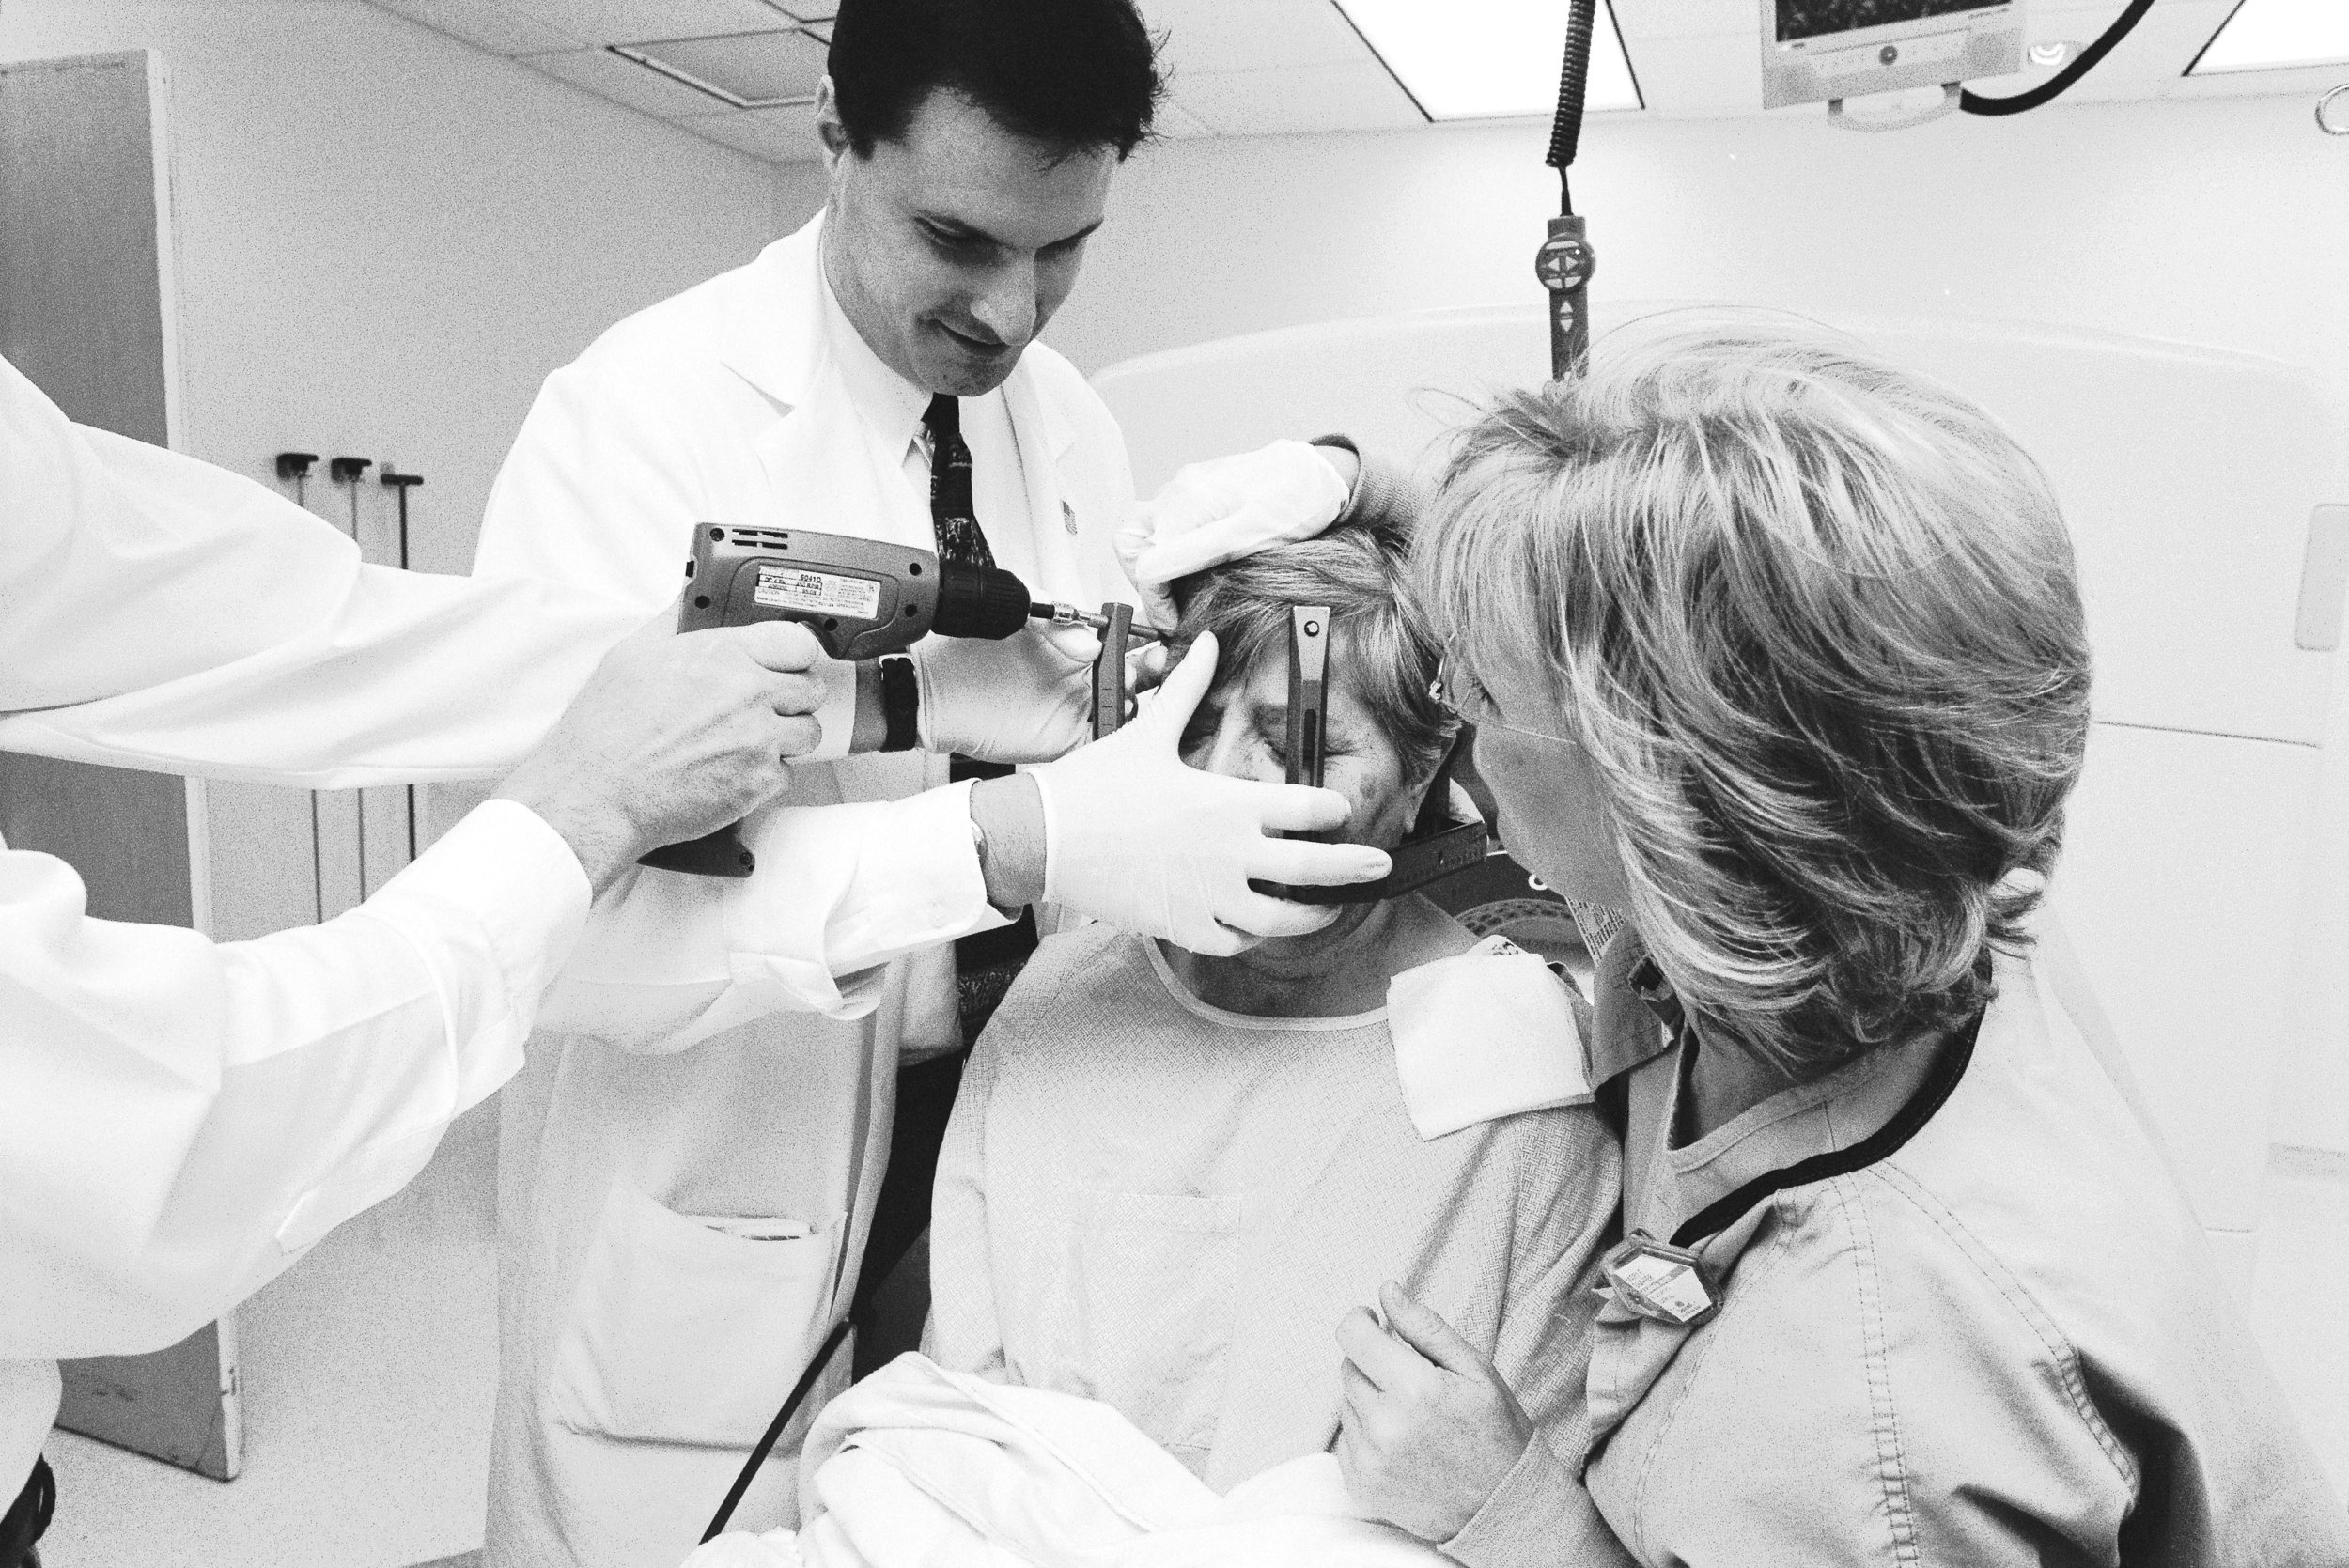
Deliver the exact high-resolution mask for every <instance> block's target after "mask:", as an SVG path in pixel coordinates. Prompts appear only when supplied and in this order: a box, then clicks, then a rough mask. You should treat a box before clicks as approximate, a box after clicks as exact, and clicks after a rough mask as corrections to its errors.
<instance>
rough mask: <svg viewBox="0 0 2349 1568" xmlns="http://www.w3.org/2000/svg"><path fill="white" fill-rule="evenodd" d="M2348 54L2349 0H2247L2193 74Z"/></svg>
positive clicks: (2323, 61) (2189, 70) (2327, 60)
mask: <svg viewBox="0 0 2349 1568" xmlns="http://www.w3.org/2000/svg"><path fill="white" fill-rule="evenodd" d="M2337 60H2349V0H2243V4H2241V5H2240V6H2237V7H2236V8H2235V9H2234V14H2233V15H2232V16H2231V17H2229V18H2227V23H2226V25H2225V26H2223V27H2221V28H2219V29H2218V32H2217V36H2215V37H2214V38H2212V39H2211V40H2210V42H2209V43H2207V44H2205V45H2203V47H2202V53H2201V54H2200V55H2198V56H2197V57H2196V58H2195V61H2194V63H2193V64H2192V65H2190V66H2188V67H2186V74H2187V75H2188V76H2214V75H2217V74H2218V73H2220V72H2222V71H2230V70H2283V69H2285V68H2287V67H2291V66H2321V65H2330V64H2332V63H2333V62H2335V61H2337Z"/></svg>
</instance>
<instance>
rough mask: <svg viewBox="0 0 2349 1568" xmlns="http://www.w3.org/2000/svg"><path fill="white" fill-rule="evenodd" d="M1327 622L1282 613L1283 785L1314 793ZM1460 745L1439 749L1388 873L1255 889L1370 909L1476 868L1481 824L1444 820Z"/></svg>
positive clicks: (1322, 610) (1312, 615) (1483, 850)
mask: <svg viewBox="0 0 2349 1568" xmlns="http://www.w3.org/2000/svg"><path fill="white" fill-rule="evenodd" d="M1331 619H1332V617H1331V615H1330V607H1329V606H1328V605H1326V604H1300V605H1296V606H1293V607H1292V608H1291V610H1290V612H1289V712H1288V782H1289V783H1291V784H1312V785H1314V786H1315V787H1316V788H1317V787H1319V786H1320V784H1321V782H1322V765H1323V760H1324V755H1325V752H1326V749H1327V746H1328V734H1329V706H1330V660H1331V659H1332V657H1333V655H1332V650H1331V639H1330V630H1331V625H1330V623H1331ZM1464 739H1465V732H1463V734H1462V735H1455V736H1454V737H1453V738H1452V744H1451V745H1450V746H1449V747H1447V748H1446V749H1445V751H1444V754H1443V761H1442V762H1440V763H1439V764H1437V766H1436V773H1435V777H1433V778H1432V779H1430V780H1429V781H1428V782H1427V793H1426V794H1425V795H1424V796H1423V797H1422V799H1421V800H1420V807H1419V815H1418V817H1417V818H1416V819H1415V820H1414V821H1413V823H1412V825H1411V832H1410V836H1409V837H1408V838H1406V839H1405V840H1404V841H1403V842H1402V843H1401V844H1398V845H1396V846H1394V848H1393V849H1392V851H1390V852H1389V859H1391V860H1392V862H1393V868H1392V870H1390V871H1389V872H1388V873H1387V875H1386V876H1384V877H1380V878H1379V879H1378V880H1377V881H1376V882H1357V883H1354V884H1353V885H1351V886H1348V887H1305V886H1298V887H1283V886H1278V885H1275V884H1272V883H1263V884H1260V885H1259V886H1258V889H1257V891H1259V892H1261V893H1270V894H1272V895H1273V896H1274V897H1276V898H1288V899H1294V900H1295V901H1296V902H1298V903H1299V904H1376V903H1377V902H1378V901H1379V900H1381V899H1386V898H1398V897H1401V896H1402V895H1403V894H1404V893H1411V892H1414V891H1416V890H1418V889H1420V888H1423V887H1425V886H1426V885H1427V884H1428V883H1430V882H1433V881H1436V880H1438V879H1439V878H1441V877H1449V876H1451V875H1452V874H1453V873H1454V872H1455V871H1464V870H1466V869H1467V868H1468V867H1470V866H1472V865H1479V864H1482V863H1483V862H1484V860H1485V857H1486V854H1487V853H1489V852H1490V849H1491V845H1490V843H1489V841H1488V839H1487V837H1486V831H1485V824H1484V823H1483V822H1482V821H1480V820H1478V819H1477V818H1475V817H1472V816H1471V817H1466V818H1460V819H1455V818H1454V816H1453V815H1452V764H1453V761H1454V759H1455V758H1456V757H1457V756H1458V755H1459V753H1460V747H1461V745H1462V743H1463V741H1464Z"/></svg>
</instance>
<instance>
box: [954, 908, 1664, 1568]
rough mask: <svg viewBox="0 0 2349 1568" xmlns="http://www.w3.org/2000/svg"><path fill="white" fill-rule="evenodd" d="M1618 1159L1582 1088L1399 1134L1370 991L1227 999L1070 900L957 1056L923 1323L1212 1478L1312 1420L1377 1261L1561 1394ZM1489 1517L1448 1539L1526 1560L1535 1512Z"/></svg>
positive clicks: (1394, 1093) (1391, 1063)
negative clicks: (1524, 1520)
mask: <svg viewBox="0 0 2349 1568" xmlns="http://www.w3.org/2000/svg"><path fill="white" fill-rule="evenodd" d="M1617 1171H1618V1163H1617V1155H1616V1151H1615V1147H1614V1142H1613V1140H1612V1138H1611V1137H1610V1135H1609V1134H1608V1132H1607V1130H1606V1128H1605V1127H1604V1126H1603V1125H1602V1124H1601V1123H1600V1122H1599V1121H1598V1119H1597V1117H1596V1115H1595V1113H1594V1112H1593V1111H1592V1110H1591V1109H1590V1108H1589V1107H1588V1106H1587V1105H1584V1106H1574V1107H1567V1108H1562V1109H1555V1110H1533V1111H1527V1112H1524V1113H1521V1114H1518V1115H1514V1116H1506V1117H1502V1118H1500V1119H1498V1120H1493V1121H1486V1122H1481V1123H1478V1124H1476V1125H1474V1126H1468V1127H1464V1128H1462V1129H1461V1130H1459V1131H1457V1132H1453V1133H1449V1134H1446V1135H1445V1136H1442V1137H1440V1138H1436V1139H1433V1140H1429V1141H1422V1139H1421V1138H1420V1136H1419V1134H1418V1133H1417V1132H1416V1131H1415V1130H1413V1127H1412V1124H1411V1121H1410V1119H1409V1116H1408V1113H1407V1110H1406V1107H1405V1103H1404V1095H1403V1091H1402V1089H1401V1087H1400V1086H1399V1084H1398V1081H1397V1078H1396V1068H1395V1048H1394V1041H1393V1038H1392V1035H1391V1034H1390V1033H1389V1032H1388V1027H1387V1015H1386V1012H1385V1010H1384V1009H1381V1010H1379V1011H1377V1012H1372V1013H1363V1014H1360V1015H1357V1016H1354V1017H1336V1018H1267V1017H1248V1016H1244V1015H1241V1014H1237V1013H1231V1012H1226V1011H1224V1010H1222V1009H1221V1008H1217V1007H1211V1006H1209V1005H1207V1004H1206V1003H1205V1002H1203V1001H1199V1000H1198V999H1197V998H1196V997H1194V996H1192V995H1190V993H1189V992H1188V991H1186V990H1185V989H1184V988H1183V986H1182V985H1181V983H1180V982H1179V981H1177V980H1176V978H1175V975H1174V974H1173V972H1172V971H1171V970H1169V969H1168V968H1167V966H1166V964H1165V961H1164V959H1163V958H1162V957H1161V956H1160V955H1159V950H1158V947H1157V944H1156V943H1155V942H1152V941H1150V940H1148V939H1143V938H1137V937H1133V936H1129V935H1127V934H1125V933H1122V932H1117V931H1113V930H1112V929H1110V928H1109V927H1107V926H1101V925H1089V926H1085V927H1082V928H1081V929H1078V930H1076V931H1072V932H1067V933H1065V934H1063V935H1060V936H1057V937H1053V938H1050V939H1048V940H1046V941H1045V942H1044V944H1043V945H1042V946H1041V947H1040V948H1039V949H1038V950H1037V952H1036V955H1035V956H1034V959H1032V960H1031V961H1030V963H1029V965H1028V968H1027V970H1026V971H1025V972H1024V973H1023V974H1022V975H1021V976H1020V978H1019V982H1018V984H1016V985H1015V986H1013V987H1012V990H1011V993H1010V995H1009V996H1007V997H1006V998H1005V999H1004V1001H1003V1007H1002V1009H1001V1011H999V1012H998V1013H997V1014H996V1015H995V1018H994V1021H993V1022H992V1023H991V1024H990V1025H989V1026H988V1031H987V1032H986V1034H985V1035H984V1036H983V1037H982V1038H981V1039H980V1041H979V1044H978V1048H977V1049H976V1050H975V1051H973V1052H972V1057H971V1061H970V1064H969V1065H968V1067H966V1068H965V1070H964V1073H963V1079H962V1088H961V1092H960V1094H959V1096H958V1097H957V1101H956V1104H955V1113H954V1120H953V1123H952V1125H951V1126H950V1127H949V1129H948V1131H947V1135H946V1142H945V1147H944V1150H943V1151H942V1153H941V1157H940V1160H939V1168H938V1188H937V1206H936V1209H935V1211H934V1218H933V1219H932V1224H931V1236H930V1258H931V1265H930V1266H931V1296H932V1300H933V1302H934V1303H935V1305H934V1308H933V1313H934V1315H933V1318H932V1322H931V1351H932V1354H933V1356H934V1357H935V1358H936V1359H938V1360H939V1361H940V1362H941V1363H942V1364H943V1365H945V1366H946V1367H948V1368H950V1369H952V1370H954V1371H958V1372H969V1373H975V1374H979V1375H981V1376H985V1377H988V1378H992V1379H995V1380H999V1381H1004V1382H1011V1383H1017V1384H1021V1385H1024V1386H1026V1387H1030V1388H1038V1389H1053V1390H1056V1391H1059V1392H1063V1393H1070V1394H1078V1395H1082V1396H1086V1397H1091V1398H1097V1399H1100V1400H1104V1401H1106V1402H1107V1403H1109V1404H1110V1405H1114V1406H1115V1407H1116V1408H1117V1409H1118V1410H1119V1411H1120V1412H1121V1413H1122V1414H1124V1415H1125V1416H1126V1417H1127V1418H1128V1420H1130V1421H1133V1422H1134V1423H1135V1424H1136V1425H1137V1426H1139V1427H1141V1429H1142V1430H1143V1432H1144V1433H1146V1434H1148V1435H1149V1436H1151V1437H1153V1438H1154V1439H1156V1440H1157V1441H1158V1442H1159V1443H1160V1444H1162V1445H1164V1446H1165V1447H1166V1448H1167V1449H1169V1450H1170V1451H1171V1452H1174V1453H1175V1455H1176V1456H1177V1457H1178V1458H1180V1459H1181V1460H1182V1461H1183V1462H1184V1463H1185V1464H1187V1465H1188V1466H1190V1468H1191V1469H1192V1470H1193V1471H1194V1472H1195V1473H1197V1474H1198V1475H1200V1476H1201V1477H1202V1478H1203V1479H1204V1480H1206V1483H1208V1484H1209V1485H1210V1486H1213V1487H1215V1488H1216V1489H1217V1490H1218V1491H1225V1490H1228V1489H1229V1488H1230V1487H1232V1486H1233V1485H1234V1484H1236V1483H1238V1482H1240V1481H1243V1480H1245V1479H1247V1478H1248V1477H1250V1476H1252V1475H1254V1474H1256V1473H1258V1472H1259V1471H1262V1470H1264V1469H1267V1468H1268V1467H1271V1466H1273V1465H1276V1464H1279V1463H1281V1462H1283V1461H1284V1460H1288V1459H1293V1458H1296V1457H1298V1456H1299V1455H1303V1454H1311V1453H1318V1452H1323V1451H1325V1450H1327V1449H1329V1448H1330V1446H1331V1444H1332V1443H1333V1442H1334V1441H1335V1440H1336V1437H1337V1433H1338V1422H1339V1417H1340V1414H1341V1410H1342V1403H1341V1387H1340V1382H1339V1376H1338V1369H1339V1365H1340V1361H1341V1356H1340V1352H1339V1350H1338V1347H1337V1344H1336V1343H1335V1340H1334V1337H1333V1336H1334V1334H1335V1331H1336V1328H1337V1325H1338V1322H1339V1320H1340V1319H1341V1318H1342V1317H1344V1316H1345V1315H1346V1312H1347V1311H1349V1310H1350V1309H1352V1308H1355V1307H1359V1306H1364V1305H1373V1304H1375V1303H1376V1301H1377V1290H1378V1286H1379V1283H1380V1281H1385V1280H1395V1281H1400V1282H1401V1283H1402V1284H1403V1286H1404V1287H1405V1288H1406V1289H1407V1290H1409V1291H1410V1292H1412V1293H1413V1294H1414V1295H1416V1296H1418V1297H1419V1298H1420V1299H1421V1300H1422V1301H1423V1302H1425V1303H1426V1304H1427V1305H1428V1306H1430V1307H1432V1308H1434V1309H1435V1310H1436V1311H1437V1312H1441V1313H1442V1314H1443V1315H1444V1317H1445V1318H1447V1319H1448V1320H1449V1321H1450V1322H1451V1323H1452V1324H1453V1326H1454V1327H1456V1328H1458V1329H1459V1330H1460V1332H1461V1333H1462V1334H1463V1335H1464V1336H1466V1338H1467V1339H1468V1340H1469V1342H1470V1343H1472V1344H1474V1345H1475V1346H1476V1347H1477V1348H1478V1349H1479V1350H1480V1351H1483V1352H1484V1353H1485V1354H1486V1355H1487V1356H1489V1357H1491V1358H1493V1359H1494V1361H1495V1362H1496V1363H1497V1364H1498V1366H1499V1367H1500V1369H1501V1374H1502V1375H1503V1376H1505V1377H1506V1378H1507V1379H1508V1381H1509V1383H1510V1386H1511V1387H1512V1388H1513V1389H1516V1391H1517V1397H1518V1399H1519V1400H1520V1401H1521V1402H1522V1403H1523V1405H1525V1407H1526V1409H1527V1411H1528V1412H1529V1413H1530V1414H1532V1416H1533V1417H1534V1418H1535V1419H1536V1420H1537V1421H1555V1420H1559V1419H1563V1417H1564V1415H1565V1414H1566V1411H1567V1409H1568V1407H1569V1406H1570V1405H1574V1404H1575V1402H1576V1401H1577V1400H1578V1399H1579V1390H1580V1385H1581V1379H1582V1372H1583V1359H1582V1358H1583V1353H1584V1348H1585V1345H1586V1343H1587V1339H1586V1335H1585V1334H1584V1333H1583V1332H1582V1331H1581V1329H1582V1328H1583V1327H1587V1324H1588V1322H1589V1302H1590V1300H1591V1298H1590V1296H1589V1293H1588V1292H1587V1290H1583V1289H1581V1288H1579V1281H1580V1279H1581V1277H1582V1275H1583V1273H1584V1271H1585V1269H1586V1267H1587V1266H1588V1265H1589V1264H1590V1263H1591V1261H1592V1258H1593V1255H1594V1252H1595V1248H1596V1246H1597V1244H1598V1242H1599V1240H1600V1237H1601V1234H1602V1231H1603V1228H1604V1226H1605V1225H1606V1223H1607V1221H1608V1219H1609V1218H1610V1214H1611V1213H1612V1211H1613V1208H1614V1206H1615V1184H1616V1175H1617ZM1562 1313H1563V1318H1562V1316H1561V1314H1562ZM1545 1506H1547V1505H1545ZM1500 1523H1501V1522H1500V1521H1498V1520H1497V1519H1496V1520H1487V1521H1486V1530H1485V1532H1484V1533H1485V1534H1486V1537H1488V1538H1490V1539H1492V1540H1495V1541H1502V1542H1505V1543H1507V1544H1508V1546H1509V1548H1511V1549H1509V1550H1488V1551H1486V1552H1484V1553H1481V1554H1480V1553H1477V1552H1474V1551H1470V1553H1469V1555H1468V1557H1467V1558H1466V1560H1472V1561H1479V1562H1494V1561H1502V1560H1517V1561H1528V1562H1532V1561H1547V1560H1548V1548H1549V1547H1551V1546H1554V1545H1555V1538H1554V1537H1552V1538H1550V1539H1549V1540H1548V1541H1545V1540H1544V1539H1543V1538H1542V1537H1541V1536H1540V1534H1539V1533H1538V1532H1534V1533H1532V1534H1528V1535H1511V1534H1510V1533H1509V1532H1507V1531H1506V1530H1504V1529H1501V1528H1500ZM1464 1545H1465V1544H1464ZM1513 1553H1514V1555H1513Z"/></svg>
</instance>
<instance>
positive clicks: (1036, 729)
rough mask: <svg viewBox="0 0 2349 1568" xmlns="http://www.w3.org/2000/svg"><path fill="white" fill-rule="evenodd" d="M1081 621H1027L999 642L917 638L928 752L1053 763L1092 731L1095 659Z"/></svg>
mask: <svg viewBox="0 0 2349 1568" xmlns="http://www.w3.org/2000/svg"><path fill="white" fill-rule="evenodd" d="M1100 651H1101V640H1100V639H1099V638H1098V637H1096V636H1095V635H1094V634H1093V633H1092V632H1091V631H1088V630H1087V629H1084V628H1083V627H1081V626H1080V627H1049V628H1048V627H1042V626H1030V627H1027V628H1026V629H1022V630H1020V631H1017V632H1014V633H1013V634H1012V635H1011V636H1009V637H1006V638H1004V639H1003V641H1002V642H1000V643H997V642H990V641H988V639H986V638H984V637H931V638H926V639H925V640H924V641H922V642H920V643H917V644H914V647H913V652H912V654H911V658H912V660H913V675H914V679H915V680H916V681H917V682H918V683H919V684H920V687H921V738H922V749H923V750H924V751H926V752H940V753H948V752H959V753H962V754H963V755H964V756H967V757H977V758H978V759H979V760H980V761H982V762H1049V761H1050V760H1051V759H1052V758H1054V757H1057V756H1063V755H1066V753H1068V752H1070V751H1072V750H1074V749H1075V748H1076V747H1078V746H1080V745H1081V744H1082V743H1083V742H1084V741H1085V740H1086V739H1087V738H1089V737H1091V736H1092V734H1093V660H1094V659H1095V658H1096V657H1097V656H1098V655H1099V653H1100Z"/></svg>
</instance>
